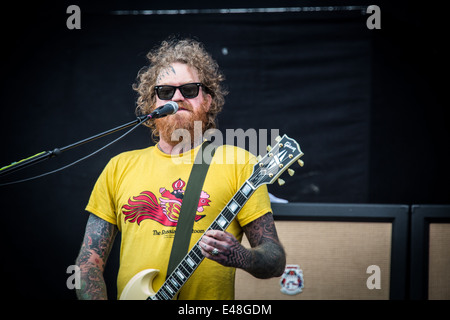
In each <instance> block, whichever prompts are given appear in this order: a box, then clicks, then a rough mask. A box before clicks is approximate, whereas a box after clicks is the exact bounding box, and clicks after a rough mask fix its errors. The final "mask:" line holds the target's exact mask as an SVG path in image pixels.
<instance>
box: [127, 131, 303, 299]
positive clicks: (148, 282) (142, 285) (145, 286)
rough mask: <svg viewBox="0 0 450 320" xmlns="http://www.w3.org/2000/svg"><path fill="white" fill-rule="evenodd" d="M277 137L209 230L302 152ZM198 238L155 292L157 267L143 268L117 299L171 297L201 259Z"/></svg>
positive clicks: (223, 225) (229, 216)
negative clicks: (154, 283)
mask: <svg viewBox="0 0 450 320" xmlns="http://www.w3.org/2000/svg"><path fill="white" fill-rule="evenodd" d="M276 141H277V143H276V144H275V145H274V146H273V147H270V146H269V147H267V149H268V153H267V154H266V155H265V156H264V157H263V158H261V157H260V156H258V160H259V161H258V163H256V164H255V165H254V167H253V172H252V174H251V176H250V178H248V179H247V180H246V181H245V182H244V184H243V185H242V186H241V188H240V189H239V190H238V192H236V194H235V195H234V196H233V198H232V199H231V200H230V201H229V202H228V204H227V205H226V206H225V208H223V210H222V211H221V212H220V214H219V215H218V216H217V218H216V219H215V220H214V222H213V223H212V224H211V225H210V226H209V228H208V230H221V231H223V230H225V229H226V228H227V227H228V226H229V225H230V223H231V222H232V221H233V219H234V218H235V217H236V215H237V214H238V212H239V211H240V209H241V208H242V207H243V206H244V204H245V203H246V202H247V200H248V199H249V198H250V196H251V195H252V194H253V192H255V190H256V189H257V188H258V187H260V186H261V185H263V184H271V183H273V182H275V180H276V179H278V177H279V176H280V175H281V174H282V173H283V172H284V171H285V170H286V169H288V168H289V166H290V165H291V164H292V163H294V162H295V161H296V160H298V159H299V158H300V157H301V156H302V155H303V152H302V151H301V150H300V146H299V145H298V143H297V142H296V141H295V140H293V139H291V138H289V137H288V136H286V135H284V136H283V137H281V138H280V137H278V138H277V139H276ZM298 162H299V164H300V166H303V161H302V160H299V161H298ZM289 174H290V175H291V176H292V175H293V174H294V170H292V169H289ZM278 183H280V185H281V184H284V181H283V180H282V179H278ZM200 239H201V238H200ZM199 242H200V240H199V241H197V243H196V244H195V245H194V246H193V247H192V248H191V250H190V251H189V252H188V253H187V254H186V256H185V257H184V258H183V260H181V262H180V263H179V264H178V266H177V267H176V268H175V269H174V270H173V272H172V273H171V274H170V276H169V277H167V278H166V281H165V282H164V283H163V285H162V286H161V288H160V289H159V290H158V292H156V293H155V291H154V290H153V279H154V277H155V276H156V275H157V274H158V273H159V270H156V269H146V270H143V271H141V272H139V273H137V274H136V275H135V276H134V277H133V278H131V280H130V281H129V282H128V283H127V285H126V286H125V288H124V289H123V291H122V294H121V295H120V300H172V299H173V298H174V297H175V296H176V294H177V293H178V291H180V289H181V287H182V286H183V285H184V284H185V283H186V281H187V280H188V279H189V277H190V276H191V275H192V274H193V273H194V271H195V269H197V267H198V266H199V265H200V263H201V262H202V261H203V259H204V256H203V255H202V253H201V250H200V246H199Z"/></svg>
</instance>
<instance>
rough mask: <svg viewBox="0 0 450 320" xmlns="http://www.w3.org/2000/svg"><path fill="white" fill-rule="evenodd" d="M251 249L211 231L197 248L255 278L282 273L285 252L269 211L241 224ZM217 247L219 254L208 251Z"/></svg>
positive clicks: (227, 234) (205, 254)
mask: <svg viewBox="0 0 450 320" xmlns="http://www.w3.org/2000/svg"><path fill="white" fill-rule="evenodd" d="M244 232H245V234H246V235H247V238H248V240H249V242H250V245H251V247H252V248H251V249H246V248H244V247H243V246H242V245H241V244H240V243H239V241H238V240H237V239H236V238H235V237H234V236H233V235H232V234H231V233H228V232H223V231H218V230H210V231H208V232H207V233H206V234H205V236H203V238H202V242H201V243H200V248H201V249H202V253H203V255H204V256H205V257H207V258H209V259H211V260H214V261H217V262H218V263H220V264H222V265H224V266H227V267H235V268H241V269H244V270H245V271H247V272H249V273H250V274H252V275H253V276H254V277H256V278H261V279H266V278H271V277H278V276H281V275H282V274H283V271H284V267H285V265H286V254H285V252H284V249H283V247H282V246H281V244H280V241H279V240H278V235H277V231H276V228H275V223H274V221H273V217H272V214H271V213H266V214H265V215H263V216H262V217H260V218H258V219H256V220H254V221H252V222H250V223H249V224H247V225H246V226H244ZM214 248H217V249H218V250H219V254H218V255H212V254H211V251H212V250H213V249H214Z"/></svg>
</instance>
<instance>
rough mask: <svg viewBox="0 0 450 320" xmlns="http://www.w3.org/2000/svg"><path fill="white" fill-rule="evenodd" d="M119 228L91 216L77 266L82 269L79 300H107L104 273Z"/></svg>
mask: <svg viewBox="0 0 450 320" xmlns="http://www.w3.org/2000/svg"><path fill="white" fill-rule="evenodd" d="M116 234H117V227H116V226H115V225H113V224H111V223H108V222H106V221H105V220H103V219H100V218H98V217H97V216H95V215H93V214H91V215H90V216H89V219H88V222H87V224H86V232H85V235H84V240H83V244H82V245H81V249H80V253H79V255H78V258H77V260H76V264H77V265H78V266H79V267H80V273H81V288H80V289H77V290H76V293H77V297H78V298H79V299H94V300H95V299H107V291H106V284H105V281H104V279H103V271H104V269H105V264H106V261H107V260H108V256H109V253H110V252H111V248H112V245H113V243H114V238H115V236H116Z"/></svg>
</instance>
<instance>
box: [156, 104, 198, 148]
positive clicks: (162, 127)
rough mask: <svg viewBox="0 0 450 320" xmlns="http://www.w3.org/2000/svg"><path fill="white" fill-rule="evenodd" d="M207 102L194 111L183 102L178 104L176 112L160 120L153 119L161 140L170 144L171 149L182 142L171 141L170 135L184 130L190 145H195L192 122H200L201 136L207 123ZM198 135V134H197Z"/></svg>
mask: <svg viewBox="0 0 450 320" xmlns="http://www.w3.org/2000/svg"><path fill="white" fill-rule="evenodd" d="M206 111H207V101H206V100H205V101H204V102H203V103H202V104H201V105H200V108H198V109H197V110H196V111H194V110H193V108H192V106H191V105H190V104H189V103H188V102H185V101H182V102H178V112H177V113H175V114H174V115H169V116H167V117H164V118H161V119H155V125H156V129H157V131H158V133H159V136H160V138H161V139H162V140H164V141H165V142H167V143H168V144H170V145H171V146H172V147H174V146H176V145H177V144H179V143H181V142H183V137H180V140H172V134H173V133H174V131H175V130H177V129H186V130H187V131H188V132H189V134H190V142H191V145H192V144H194V143H195V141H194V137H196V136H195V135H194V122H195V121H201V122H202V134H203V132H204V131H205V123H206V122H207V112H206ZM197 135H198V134H197Z"/></svg>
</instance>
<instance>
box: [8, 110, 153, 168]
mask: <svg viewBox="0 0 450 320" xmlns="http://www.w3.org/2000/svg"><path fill="white" fill-rule="evenodd" d="M150 118H152V115H144V116H139V117H137V118H136V120H134V121H131V122H128V123H125V124H123V125H121V126H118V127H115V128H113V129H110V130H107V131H104V132H101V133H99V134H96V135H94V136H92V137H89V138H87V139H83V140H80V141H78V142H75V143H72V144H69V145H68V146H65V147H62V148H55V149H53V150H52V151H42V152H40V153H38V154H35V155H34V156H31V157H28V158H25V159H23V160H20V161H17V162H13V163H11V164H10V165H8V166H4V167H2V168H0V176H3V175H6V174H8V173H11V172H14V171H17V170H20V169H23V168H26V167H29V166H32V165H34V164H36V163H38V162H41V161H44V160H47V159H50V158H53V157H56V156H58V155H60V154H61V153H63V152H64V151H67V150H70V149H73V148H76V147H78V146H81V145H83V144H85V143H88V142H91V141H94V140H96V139H99V138H102V137H104V136H107V135H109V134H111V133H114V132H117V131H120V130H123V129H125V128H128V127H131V126H133V125H136V127H137V126H138V125H140V124H142V123H144V122H145V121H147V120H148V119H150Z"/></svg>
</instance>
